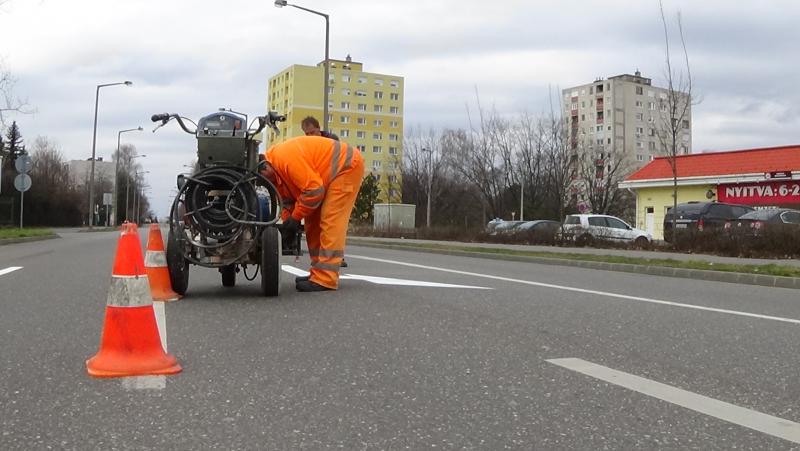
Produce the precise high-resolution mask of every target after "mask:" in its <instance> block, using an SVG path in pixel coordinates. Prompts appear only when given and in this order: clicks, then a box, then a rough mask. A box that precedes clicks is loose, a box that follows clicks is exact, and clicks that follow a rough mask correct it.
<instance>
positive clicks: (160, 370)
mask: <svg viewBox="0 0 800 451" xmlns="http://www.w3.org/2000/svg"><path fill="white" fill-rule="evenodd" d="M98 357H99V356H96V357H92V358H91V359H89V360H87V361H86V370H87V372H88V373H89V376H92V377H98V378H111V377H130V376H159V375H169V374H177V373H180V372H181V371H183V368H182V367H181V366H180V364H178V362H177V360H176V359H175V357H173V356H171V355H169V354H167V355H166V357H167V358H168V359H169V360H171V361H172V362H171V363H170V364H169V366H160V365H159V366H155V365H154V367H153V368H141V369H137V370H121V369H118V368H114V365H110V366H108V367H106V368H103V366H104V365H103V364H102V362H98V361H97V360H99V359H98Z"/></svg>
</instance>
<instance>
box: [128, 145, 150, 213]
mask: <svg viewBox="0 0 800 451" xmlns="http://www.w3.org/2000/svg"><path fill="white" fill-rule="evenodd" d="M146 156H147V155H136V156H134V157H131V160H133V159H134V158H144V157H146ZM128 164H130V161H129V162H128ZM127 169H128V170H130V167H128V168H127ZM128 170H126V171H125V175H126V177H125V178H126V185H125V220H126V221H127V220H128V211H130V210H128V198H129V196H130V194H129V193H130V189H131V175H130V174H129V173H128ZM149 172H150V171H145V172H137V173H136V175H139V174H147V173H149Z"/></svg>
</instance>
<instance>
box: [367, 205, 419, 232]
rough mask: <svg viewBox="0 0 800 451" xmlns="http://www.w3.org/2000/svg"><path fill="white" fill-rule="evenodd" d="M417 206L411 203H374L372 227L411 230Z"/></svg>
mask: <svg viewBox="0 0 800 451" xmlns="http://www.w3.org/2000/svg"><path fill="white" fill-rule="evenodd" d="M416 210H417V206H416V205H413V204H375V211H374V214H373V217H374V218H375V220H374V223H373V227H374V228H375V229H378V230H413V229H414V228H415V227H416Z"/></svg>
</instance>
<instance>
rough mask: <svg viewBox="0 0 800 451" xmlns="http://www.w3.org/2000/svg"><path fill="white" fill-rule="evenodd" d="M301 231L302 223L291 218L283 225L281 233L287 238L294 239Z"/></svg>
mask: <svg viewBox="0 0 800 451" xmlns="http://www.w3.org/2000/svg"><path fill="white" fill-rule="evenodd" d="M299 230H300V221H298V220H297V219H294V218H293V217H291V216H289V217H288V218H287V219H286V220H285V221H283V224H281V233H283V234H284V235H285V236H287V237H294V236H295V235H297V232H298V231H299Z"/></svg>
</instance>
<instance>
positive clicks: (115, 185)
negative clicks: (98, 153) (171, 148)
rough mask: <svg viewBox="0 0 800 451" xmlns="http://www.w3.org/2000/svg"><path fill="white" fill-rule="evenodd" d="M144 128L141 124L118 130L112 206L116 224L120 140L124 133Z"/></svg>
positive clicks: (115, 223)
mask: <svg viewBox="0 0 800 451" xmlns="http://www.w3.org/2000/svg"><path fill="white" fill-rule="evenodd" d="M142 130H143V128H142V127H141V126H140V127H137V128H129V129H126V130H120V131H119V132H117V157H116V158H114V207H113V208H112V210H113V211H114V225H117V208H118V205H119V189H118V188H117V187H118V186H119V185H117V181H119V141H120V137H121V136H122V134H123V133H127V132H137V131H138V132H140V131H142ZM142 156H143V157H144V156H145V155H142Z"/></svg>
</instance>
